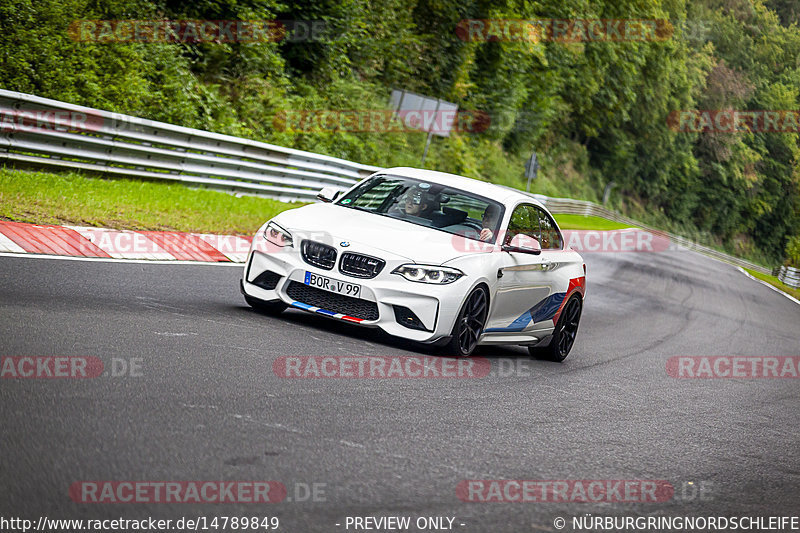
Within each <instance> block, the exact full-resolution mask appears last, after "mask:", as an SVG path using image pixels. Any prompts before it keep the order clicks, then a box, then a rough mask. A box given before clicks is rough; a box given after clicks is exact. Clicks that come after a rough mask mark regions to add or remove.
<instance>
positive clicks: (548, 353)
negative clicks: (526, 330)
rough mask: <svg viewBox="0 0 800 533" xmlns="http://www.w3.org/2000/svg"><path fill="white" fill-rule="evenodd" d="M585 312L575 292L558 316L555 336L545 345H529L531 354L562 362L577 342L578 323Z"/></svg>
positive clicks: (539, 357)
mask: <svg viewBox="0 0 800 533" xmlns="http://www.w3.org/2000/svg"><path fill="white" fill-rule="evenodd" d="M582 313H583V301H582V300H581V297H580V296H578V295H577V294H573V295H572V297H570V299H569V300H567V303H566V305H564V310H563V311H562V312H561V316H560V317H559V318H558V323H557V324H556V327H555V329H554V330H553V338H552V339H550V344H548V345H547V346H545V347H542V348H539V347H536V346H529V347H528V351H529V352H530V354H531V356H533V357H535V358H537V359H546V360H548V361H554V362H556V363H560V362H561V361H563V360H564V359H566V358H567V356H568V355H569V352H570V350H572V346H573V345H574V344H575V337H576V336H577V334H578V325H579V324H580V321H581V314H582Z"/></svg>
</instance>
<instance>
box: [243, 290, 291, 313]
mask: <svg viewBox="0 0 800 533" xmlns="http://www.w3.org/2000/svg"><path fill="white" fill-rule="evenodd" d="M244 300H245V301H246V302H247V304H248V305H249V306H250V307H252V308H253V309H255V310H256V311H258V312H259V313H264V314H265V315H279V314H281V313H282V312H283V311H285V310H286V308H287V307H289V306H288V305H286V304H285V303H283V302H281V301H280V300H278V301H275V302H265V301H264V300H259V299H257V298H253V297H252V296H247V295H245V297H244Z"/></svg>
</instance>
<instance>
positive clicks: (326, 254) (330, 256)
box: [300, 240, 336, 270]
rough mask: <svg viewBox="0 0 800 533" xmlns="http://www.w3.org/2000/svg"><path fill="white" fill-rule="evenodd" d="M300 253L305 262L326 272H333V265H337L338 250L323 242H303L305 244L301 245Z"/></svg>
mask: <svg viewBox="0 0 800 533" xmlns="http://www.w3.org/2000/svg"><path fill="white" fill-rule="evenodd" d="M300 253H301V254H302V256H303V261H305V262H306V263H308V264H309V265H314V266H315V267H319V268H322V269H324V270H333V265H335V264H336V248H334V247H333V246H328V245H327V244H322V243H321V242H316V241H307V240H306V241H303V244H301V245H300Z"/></svg>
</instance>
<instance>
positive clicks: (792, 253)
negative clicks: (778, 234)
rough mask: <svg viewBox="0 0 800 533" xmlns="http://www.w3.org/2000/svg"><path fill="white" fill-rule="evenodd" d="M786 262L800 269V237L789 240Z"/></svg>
mask: <svg viewBox="0 0 800 533" xmlns="http://www.w3.org/2000/svg"><path fill="white" fill-rule="evenodd" d="M786 261H787V263H788V264H789V266H793V267H795V268H800V235H795V236H794V237H792V238H791V239H789V244H787V245H786Z"/></svg>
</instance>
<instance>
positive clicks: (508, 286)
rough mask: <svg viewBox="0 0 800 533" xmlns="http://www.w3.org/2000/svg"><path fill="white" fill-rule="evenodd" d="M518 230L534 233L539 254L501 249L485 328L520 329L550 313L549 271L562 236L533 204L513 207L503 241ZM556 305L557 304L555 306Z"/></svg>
mask: <svg viewBox="0 0 800 533" xmlns="http://www.w3.org/2000/svg"><path fill="white" fill-rule="evenodd" d="M518 234H524V235H527V236H528V237H533V238H534V239H536V240H537V241H538V242H539V245H540V246H541V248H542V251H541V253H540V254H538V255H535V254H531V253H523V252H502V258H501V267H500V271H499V274H500V278H499V279H498V282H497V293H496V294H495V297H494V304H493V311H492V313H491V320H490V322H489V323H488V324H487V328H486V331H487V332H493V331H494V332H502V331H508V332H512V331H523V330H526V329H529V328H530V327H531V326H532V325H533V324H534V322H535V321H536V322H540V321H541V320H539V319H540V318H541V317H545V316H547V315H548V314H549V311H550V310H549V308H548V306H552V305H554V304H555V302H549V297H550V295H552V294H553V292H554V291H553V288H554V281H553V276H552V274H551V271H552V269H553V267H554V264H555V263H554V261H555V260H556V257H557V254H556V253H554V252H555V251H556V250H560V249H561V244H562V239H561V236H560V233H559V232H558V229H557V227H556V226H555V223H554V222H553V221H552V220H550V219H549V216H548V215H547V213H545V211H544V210H542V209H540V208H539V207H537V206H535V205H532V204H520V205H518V206H516V207H515V208H514V211H513V212H512V214H511V218H510V220H509V223H508V228H507V230H506V232H505V238H504V239H503V243H504V244H507V243H510V242H511V239H513V238H514V237H515V236H516V235H518ZM556 309H557V308H556Z"/></svg>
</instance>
